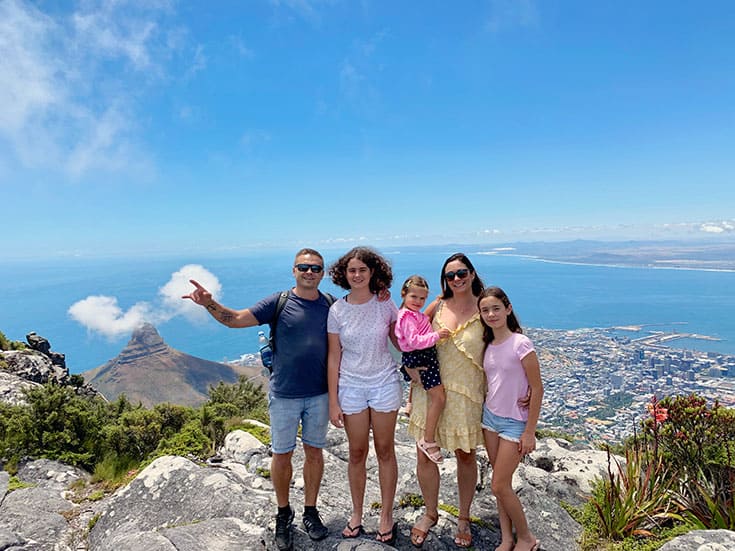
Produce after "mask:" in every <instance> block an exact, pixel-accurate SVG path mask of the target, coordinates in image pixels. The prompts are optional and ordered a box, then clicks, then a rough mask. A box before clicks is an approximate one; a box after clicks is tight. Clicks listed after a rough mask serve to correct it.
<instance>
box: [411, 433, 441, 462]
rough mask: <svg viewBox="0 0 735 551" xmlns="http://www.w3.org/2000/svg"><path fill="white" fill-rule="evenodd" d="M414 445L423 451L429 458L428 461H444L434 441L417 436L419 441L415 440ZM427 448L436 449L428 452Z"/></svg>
mask: <svg viewBox="0 0 735 551" xmlns="http://www.w3.org/2000/svg"><path fill="white" fill-rule="evenodd" d="M416 445H417V446H418V447H419V449H420V450H421V451H422V452H424V455H425V456H426V457H428V458H429V461H431V462H432V463H437V464H439V463H441V462H442V461H444V456H443V455H442V449H441V448H440V447H439V446H438V445H437V443H436V442H427V441H426V440H424V439H423V438H419V441H418V442H416ZM429 450H436V451H435V452H430V451H429Z"/></svg>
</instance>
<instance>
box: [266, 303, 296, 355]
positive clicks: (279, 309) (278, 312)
mask: <svg viewBox="0 0 735 551" xmlns="http://www.w3.org/2000/svg"><path fill="white" fill-rule="evenodd" d="M290 292H291V291H289V290H287V291H281V294H280V295H278V302H277V303H276V311H275V313H274V314H273V319H271V321H270V323H269V324H268V325H269V326H270V328H271V330H270V334H269V335H268V341H269V342H270V345H271V350H275V349H276V325H278V318H279V316H280V315H281V312H283V309H284V308H285V307H286V301H287V300H288V294H289V293H290Z"/></svg>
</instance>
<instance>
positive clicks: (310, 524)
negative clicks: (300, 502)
mask: <svg viewBox="0 0 735 551" xmlns="http://www.w3.org/2000/svg"><path fill="white" fill-rule="evenodd" d="M301 520H302V522H303V523H304V528H306V533H307V534H309V537H310V538H311V539H313V540H314V541H319V540H323V539H324V538H326V537H327V536H328V535H329V529H328V528H327V527H326V526H324V524H323V523H322V519H320V518H319V512H317V511H314V512H313V513H304V516H303V517H301Z"/></svg>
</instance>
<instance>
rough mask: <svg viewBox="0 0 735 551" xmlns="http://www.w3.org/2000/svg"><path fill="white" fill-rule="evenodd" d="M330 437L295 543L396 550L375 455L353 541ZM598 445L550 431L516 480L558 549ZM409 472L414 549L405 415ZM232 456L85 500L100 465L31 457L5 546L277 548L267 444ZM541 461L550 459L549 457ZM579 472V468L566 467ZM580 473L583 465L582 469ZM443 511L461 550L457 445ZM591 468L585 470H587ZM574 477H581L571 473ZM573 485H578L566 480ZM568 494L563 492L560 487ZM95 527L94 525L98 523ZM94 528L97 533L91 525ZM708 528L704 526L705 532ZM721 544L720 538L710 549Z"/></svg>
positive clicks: (571, 533)
mask: <svg viewBox="0 0 735 551" xmlns="http://www.w3.org/2000/svg"><path fill="white" fill-rule="evenodd" d="M328 439H329V442H330V447H329V448H328V449H327V450H325V454H324V460H325V476H324V480H323V483H322V488H321V492H320V495H319V503H318V506H319V510H320V512H321V515H322V519H323V520H324V522H325V524H326V525H327V527H328V528H329V530H330V534H329V536H328V537H327V538H326V539H325V540H323V541H321V542H313V541H311V540H310V539H309V537H308V536H307V534H306V532H305V531H304V529H303V527H302V526H301V522H300V517H301V512H302V510H303V477H302V474H301V469H302V466H303V461H304V455H303V451H302V448H301V446H300V445H299V446H297V448H296V449H295V450H294V454H293V462H294V480H293V483H292V491H291V505H292V507H293V508H294V510H295V511H296V522H295V523H294V549H297V550H306V551H326V550H330V551H334V550H337V551H353V550H354V551H356V550H360V551H371V550H374V551H380V550H386V549H392V548H391V547H388V546H386V545H384V544H381V543H379V542H377V541H375V532H376V530H377V527H378V522H379V512H378V510H377V509H374V508H373V507H372V504H373V503H377V502H378V501H379V485H378V477H377V464H376V461H375V455H374V453H373V452H372V451H371V452H370V454H369V456H368V481H367V488H366V495H365V504H366V508H365V515H364V518H363V524H364V526H365V530H366V531H367V534H366V535H365V536H362V537H360V538H356V539H354V540H352V539H350V540H343V539H342V537H341V535H340V532H341V530H342V528H344V526H345V524H346V522H347V519H348V515H349V513H350V510H351V503H350V496H349V490H348V487H347V466H346V455H347V442H346V439H345V434H344V431H342V430H337V429H334V428H332V429H330V432H329V435H328ZM590 451H593V450H586V449H582V450H576V451H575V450H570V449H567V448H565V446H563V445H559V444H557V443H551V442H547V441H545V440H542V441H541V442H540V443H539V451H538V452H537V457H536V458H533V457H532V458H531V459H530V460H529V461H528V462H527V463H526V464H522V465H521V466H520V467H519V469H518V471H517V473H516V476H515V477H514V480H513V486H514V488H515V489H516V491H517V492H518V495H519V497H520V499H521V502H522V503H523V505H524V507H525V510H526V514H527V517H528V520H529V523H530V525H531V529H532V530H533V531H534V533H535V534H536V535H537V537H539V539H541V541H542V544H543V549H545V550H547V551H556V550H559V551H571V550H574V549H578V548H579V546H578V544H577V542H576V540H577V538H578V536H579V534H580V532H581V527H580V526H579V525H578V524H577V523H576V522H575V521H574V520H573V519H572V518H571V517H570V516H569V515H568V514H567V513H566V511H565V510H564V509H563V508H562V507H561V506H560V504H559V502H560V499H561V498H563V497H564V496H578V495H581V489H580V488H581V487H584V484H583V481H584V483H589V482H590V481H591V476H592V475H588V474H587V473H588V472H592V471H594V469H593V468H592V467H590V468H589V469H587V470H583V469H581V467H580V468H576V469H575V468H573V465H575V463H574V462H573V459H574V454H575V453H578V454H579V457H578V460H579V465H594V462H593V463H589V462H588V461H589V457H590V456H589V454H588V453H587V452H590ZM396 452H397V457H398V467H399V480H398V488H397V492H396V507H395V509H394V518H395V519H396V521H397V522H398V528H399V534H398V541H397V542H396V544H395V546H394V547H393V549H398V550H408V549H413V547H412V545H411V543H410V529H411V526H412V525H413V524H414V522H416V520H417V519H418V518H419V517H420V515H421V514H422V512H423V509H422V508H418V509H414V508H413V507H412V506H410V505H399V502H400V500H401V498H404V497H406V496H407V495H408V494H418V493H419V488H418V484H417V482H416V477H415V460H416V450H415V445H414V443H413V441H412V440H411V438H409V437H408V436H407V434H406V431H405V424H404V423H399V425H398V429H397V432H396ZM220 455H221V458H222V461H221V462H219V463H217V464H213V465H206V464H198V463H195V462H193V461H190V460H189V459H185V458H183V457H175V456H166V457H161V458H159V459H157V460H156V461H154V462H153V463H151V464H150V465H149V466H148V467H146V468H145V469H144V470H143V471H141V472H140V473H139V474H138V476H137V477H136V478H135V479H134V480H133V481H132V482H130V483H129V484H128V485H127V486H126V487H124V488H121V489H119V490H118V491H117V492H116V493H115V494H114V495H113V496H110V497H108V498H105V499H103V500H101V501H98V502H94V503H92V504H90V503H85V504H83V505H77V504H74V503H72V502H71V501H69V500H68V497H69V496H68V495H67V488H68V487H69V485H71V484H74V483H75V482H76V481H78V480H80V479H81V480H86V479H87V478H88V477H89V475H88V474H87V473H84V472H83V471H79V470H78V469H72V468H69V467H67V466H65V465H63V464H61V463H58V462H55V461H47V460H39V461H32V462H29V463H27V464H24V465H22V466H21V467H20V469H19V472H18V476H19V478H21V480H24V481H27V482H29V483H32V484H34V487H33V488H27V489H24V490H16V491H15V492H11V493H8V492H7V488H8V476H7V473H4V475H3V473H1V472H0V549H5V550H14V551H21V550H22V551H36V550H38V551H110V550H115V551H139V550H141V549H146V550H152V551H200V550H208V551H209V550H212V551H230V550H233V551H234V550H238V551H239V550H245V549H247V550H250V549H261V550H264V551H273V550H274V549H275V543H274V540H273V532H274V528H275V520H274V515H275V511H276V505H275V502H274V499H275V496H274V494H273V488H272V484H271V482H270V479H269V478H268V471H269V469H270V456H269V454H268V449H267V448H266V447H265V446H262V445H261V444H260V443H259V442H256V441H254V440H251V439H250V438H249V437H246V436H244V435H243V434H239V433H237V432H235V433H232V434H231V435H229V436H228V439H227V444H226V445H225V446H224V447H223V449H222V450H220ZM538 461H540V462H541V464H542V465H543V466H544V467H545V468H540V467H538V466H537V465H538ZM478 464H479V467H480V468H479V471H480V475H479V477H478V489H477V493H476V495H475V499H474V502H473V506H472V516H473V517H478V518H479V521H480V522H477V523H473V525H472V533H473V543H474V548H475V549H482V550H486V549H489V550H492V549H494V548H495V547H496V546H497V545H498V544H499V537H500V534H499V529H498V526H497V522H498V520H497V505H496V502H495V499H494V497H493V496H492V493H491V492H490V490H489V488H490V479H491V476H492V470H491V469H490V468H489V467H488V464H487V459H486V456H485V453H484V451H483V450H479V451H478ZM566 472H573V473H577V474H576V475H575V476H577V477H578V478H577V479H575V480H573V481H571V479H572V477H570V476H567V475H563V474H560V473H566ZM580 473H581V474H580ZM440 474H441V493H440V502H441V503H442V504H443V505H444V507H443V508H442V510H441V511H440V518H439V522H438V524H437V525H436V526H435V527H434V528H432V529H431V531H430V533H429V536H428V538H427V541H426V544H425V545H424V549H429V550H432V551H434V550H437V551H447V550H450V549H451V550H455V549H456V547H455V545H454V534H455V532H456V528H457V518H456V517H455V516H454V515H453V514H452V513H451V512H449V511H450V510H452V508H454V507H456V504H457V495H456V478H455V477H456V461H455V460H454V458H453V457H452V454H451V453H447V457H446V459H445V461H444V463H443V464H442V465H441V466H440ZM583 475H584V476H583ZM568 480H570V481H568ZM564 485H566V486H568V488H567V489H565V488H564ZM560 496H561V497H560ZM89 526H93V527H92V528H91V530H89ZM88 532H89V533H88ZM700 534H701V535H700ZM733 537H734V534H733V533H732V532H726V531H712V532H700V533H697V532H693V533H691V534H688V535H687V536H682V537H680V538H677V539H676V540H672V541H671V542H669V543H668V544H667V546H669V547H666V546H665V547H664V548H662V549H664V550H665V551H684V550H686V551H689V550H695V549H696V550H698V551H721V550H722V549H735V547H733V542H735V539H733ZM715 544H718V545H719V546H720V547H707V545H715Z"/></svg>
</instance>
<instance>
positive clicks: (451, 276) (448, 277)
mask: <svg viewBox="0 0 735 551" xmlns="http://www.w3.org/2000/svg"><path fill="white" fill-rule="evenodd" d="M468 275H470V271H469V270H468V269H467V268H462V269H461V270H457V271H456V272H447V273H445V274H444V277H445V278H446V280H447V281H454V278H455V276H456V277H457V279H464V278H466V277H467V276H468Z"/></svg>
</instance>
